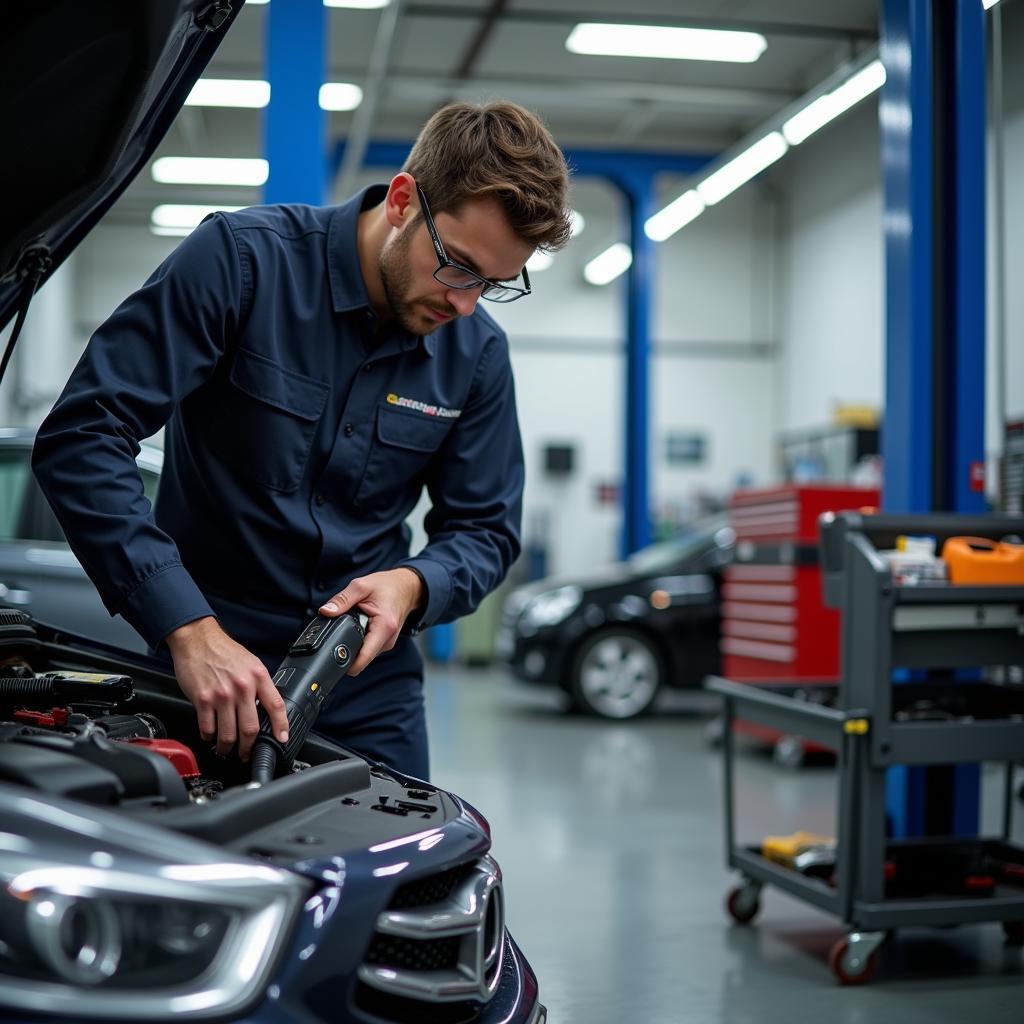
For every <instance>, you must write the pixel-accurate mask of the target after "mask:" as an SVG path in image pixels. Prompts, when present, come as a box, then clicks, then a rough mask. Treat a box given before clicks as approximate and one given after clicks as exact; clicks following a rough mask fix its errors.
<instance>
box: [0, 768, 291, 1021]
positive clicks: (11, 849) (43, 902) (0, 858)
mask: <svg viewBox="0 0 1024 1024" xmlns="http://www.w3.org/2000/svg"><path fill="white" fill-rule="evenodd" d="M4 789H5V793H4V796H7V794H10V793H11V792H12V790H10V789H7V788H6V787H4ZM2 805H3V806H4V813H3V815H2V817H0V830H2V831H0V1007H10V1008H16V1009H20V1010H35V1011H37V1012H38V1011H42V1012H44V1013H51V1014H54V1015H55V1016H59V1017H60V1018H61V1019H66V1018H68V1017H93V1018H97V1019H100V1020H105V1021H114V1020H132V1021H137V1020H161V1019H169V1018H171V1017H173V1018H174V1019H175V1020H177V1019H184V1020H190V1019H191V1020H196V1019H201V1018H204V1017H208V1016H211V1015H217V1016H221V1015H225V1014H228V1013H232V1012H239V1011H240V1010H242V1009H243V1008H244V1007H245V1006H247V1005H249V1004H251V1003H253V1002H255V1001H256V1000H258V999H259V998H261V997H262V995H263V993H264V991H265V989H266V985H267V980H268V976H269V974H270V971H271V970H272V969H273V967H274V964H275V962H276V960H277V957H278V954H279V953H280V951H281V947H282V944H283V943H284V942H285V941H286V939H287V937H288V934H289V931H290V926H291V924H292V922H293V921H294V919H295V916H296V915H297V913H298V910H299V905H300V903H301V901H302V899H303V898H304V896H306V895H307V891H308V885H307V884H306V883H305V882H304V881H303V880H302V879H300V878H298V877H297V876H294V875H291V874H289V873H287V872H284V871H280V870H278V869H276V868H272V867H269V866H267V865H263V864H258V863H256V862H249V861H244V860H235V859H224V858H223V857H222V856H221V854H220V851H218V850H217V849H215V848H214V847H210V846H207V845H206V844H204V843H199V842H196V841H195V840H191V839H186V838H184V837H180V836H176V835H172V834H170V833H168V832H166V831H164V830H157V829H153V828H150V827H148V826H146V825H143V824H140V823H138V822H126V821H125V820H124V819H122V818H120V817H118V816H117V815H114V814H110V813H109V812H103V811H100V810H93V809H92V808H90V809H89V810H88V811H87V812H86V811H84V810H83V811H82V812H81V813H79V812H78V811H75V812H70V811H68V810H67V805H66V804H65V805H60V804H57V803H56V802H50V801H48V800H46V799H45V798H36V797H27V796H24V795H20V794H19V795H18V796H15V797H8V798H7V799H5V800H3V804H2Z"/></svg>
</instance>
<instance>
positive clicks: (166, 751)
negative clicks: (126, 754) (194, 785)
mask: <svg viewBox="0 0 1024 1024" xmlns="http://www.w3.org/2000/svg"><path fill="white" fill-rule="evenodd" d="M127 742H128V743H130V744H131V745H132V746H133V747H142V748H143V749H144V750H152V751H153V753H154V754H159V755H160V756H161V757H166V758H167V760H168V761H170V762H171V764H172V765H174V770H175V771H176V772H177V773H178V774H179V775H180V776H181V777H182V778H183V779H197V778H199V762H198V761H197V760H196V755H195V754H193V753H192V751H191V750H189V748H188V747H186V746H185V744H184V743H179V742H178V741H177V740H169V739H166V738H162V739H137V738H132V739H129V740H128V741H127Z"/></svg>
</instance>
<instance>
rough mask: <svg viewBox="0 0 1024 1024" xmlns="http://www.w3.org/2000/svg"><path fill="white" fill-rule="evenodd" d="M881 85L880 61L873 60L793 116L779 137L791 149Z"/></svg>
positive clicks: (882, 83)
mask: <svg viewBox="0 0 1024 1024" xmlns="http://www.w3.org/2000/svg"><path fill="white" fill-rule="evenodd" d="M884 84H885V67H884V66H883V64H882V62H881V61H880V60H873V61H872V62H871V63H870V64H868V65H866V66H865V67H863V68H861V70H860V71H858V72H857V73H856V74H854V75H851V76H850V77H849V78H848V79H847V80H846V81H845V82H843V84H842V85H841V86H839V87H838V88H837V89H833V90H832V92H828V93H825V95H824V96H819V97H818V98H817V99H816V100H813V101H812V102H810V103H808V104H807V106H806V107H804V109H803V110H801V111H800V112H799V113H796V114H794V115H793V116H792V117H791V118H790V119H789V120H788V121H787V122H786V123H785V124H784V125H783V126H782V134H783V135H784V136H785V137H786V141H787V142H788V143H789V144H790V145H791V146H798V145H799V144H800V143H801V142H803V141H804V139H806V138H808V137H809V136H811V135H813V134H814V133H815V132H816V131H817V130H818V129H819V128H822V127H824V126H825V125H826V124H828V123H829V121H831V120H833V119H834V118H837V117H838V116H839V115H840V114H841V113H843V111H845V110H849V109H850V107H852V106H855V105H856V104H858V103H860V101H861V100H863V99H866V98H867V97H868V96H870V95H871V94H872V93H873V92H875V91H877V90H878V89H881V87H882V86H883V85H884Z"/></svg>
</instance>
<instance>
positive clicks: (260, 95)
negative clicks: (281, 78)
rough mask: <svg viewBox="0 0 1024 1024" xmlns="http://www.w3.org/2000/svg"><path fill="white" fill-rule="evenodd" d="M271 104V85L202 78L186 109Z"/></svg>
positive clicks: (186, 102) (249, 79)
mask: <svg viewBox="0 0 1024 1024" xmlns="http://www.w3.org/2000/svg"><path fill="white" fill-rule="evenodd" d="M269 102H270V83H269V82H264V81H261V80H260V79H253V78H200V79H199V81H198V82H196V84H195V85H194V86H192V91H191V92H190V93H189V94H188V98H187V99H186V100H185V106H186V107H251V108H253V109H259V108H260V107H265V106H266V105H267V104H268V103H269Z"/></svg>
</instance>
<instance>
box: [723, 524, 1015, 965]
mask: <svg viewBox="0 0 1024 1024" xmlns="http://www.w3.org/2000/svg"><path fill="white" fill-rule="evenodd" d="M1014 533H1015V534H1018V535H1024V519H1020V518H1011V517H1003V516H999V517H996V516H993V517H984V518H979V517H963V516H930V517H895V516H862V515H859V514H856V513H841V514H840V515H838V516H824V517H822V525H821V551H822V564H823V568H824V577H823V586H824V591H825V599H826V603H829V604H831V605H833V606H835V607H838V608H839V609H840V611H841V613H842V655H841V675H840V681H839V685H838V686H835V687H833V688H832V691H831V694H830V696H829V698H828V703H820V702H817V701H813V700H809V699H807V693H808V691H809V690H812V689H813V684H808V683H804V684H802V685H801V686H800V687H799V688H797V687H795V686H793V685H792V684H789V685H756V686H753V685H750V684H739V683H736V682H733V681H731V680H728V679H722V678H719V677H711V678H709V679H708V681H707V682H706V686H707V688H708V689H709V690H711V691H712V692H714V693H717V694H718V695H719V696H720V697H722V700H723V705H724V713H723V722H724V727H723V730H722V738H723V743H722V756H723V760H724V768H725V770H724V773H723V780H724V786H725V811H726V813H725V840H726V851H727V860H728V863H729V865H730V866H731V867H732V868H734V869H736V870H738V871H739V872H741V874H742V876H743V879H744V881H743V884H742V885H741V886H740V887H739V888H737V889H735V890H733V891H732V893H730V896H729V901H728V908H729V912H730V914H732V916H733V918H734V919H735V920H736V921H738V922H747V921H749V920H751V919H752V918H753V916H754V915H755V914H756V912H757V908H758V906H759V895H760V890H761V887H762V886H764V885H774V886H776V887H777V888H780V889H782V890H784V891H786V892H788V893H790V894H791V895H793V896H796V897H797V898H799V899H802V900H804V901H806V902H808V903H810V904H813V905H814V906H816V907H818V908H819V909H821V910H824V911H826V912H828V913H832V914H834V915H836V916H837V917H839V918H840V919H841V920H842V921H843V922H844V923H845V924H846V925H847V927H848V928H849V929H850V932H849V934H848V936H847V937H846V938H844V939H841V940H840V941H839V942H838V943H837V944H836V947H835V948H834V949H833V951H832V954H831V955H830V958H829V960H830V964H831V966H832V968H833V970H834V971H835V973H836V974H837V976H838V977H839V979H840V980H841V981H843V982H846V983H857V982H863V981H865V980H867V978H868V977H869V976H870V973H871V970H872V968H873V964H874V961H875V959H876V954H877V949H878V947H879V945H880V944H881V942H882V940H883V939H884V938H885V936H886V934H887V932H888V931H889V930H891V929H895V928H901V927H911V926H919V925H934V926H950V925H960V924H972V923H981V922H999V923H1002V925H1003V927H1004V930H1005V931H1006V934H1007V937H1008V939H1009V940H1011V941H1013V942H1014V943H1019V942H1020V941H1022V940H1024V847H1021V846H1019V845H1017V844H1015V843H1013V842H1012V841H1011V839H1010V835H1011V831H1012V813H1013V785H1012V783H1013V776H1012V771H1013V762H1014V761H1015V760H1018V759H1022V758H1024V687H1021V686H1016V685H1009V684H1004V683H996V682H989V681H983V680H982V679H979V678H977V673H975V677H974V678H972V679H957V678H956V677H955V676H954V673H953V671H952V670H954V669H962V668H972V669H976V668H978V667H984V666H1019V665H1024V586H960V585H952V584H942V585H939V584H926V585H919V586H908V585H902V586H897V585H895V584H894V583H893V582H892V577H891V573H890V571H889V567H888V564H887V563H886V561H885V560H884V558H882V557H881V555H880V554H879V552H880V551H882V550H885V549H888V548H893V547H895V546H896V538H897V536H898V535H900V534H917V535H920V534H930V535H933V536H935V537H936V538H937V540H938V541H940V542H942V541H944V540H946V539H948V538H949V537H952V536H958V535H964V536H975V537H990V538H992V539H998V538H1000V537H1002V536H1005V535H1007V534H1014ZM900 670H902V673H901V671H900ZM901 674H902V676H903V679H900V678H899V677H900V675H901ZM907 679H909V680H910V681H906V680H907ZM738 717H742V719H743V720H744V721H751V722H754V723H757V724H764V725H768V726H771V727H773V728H777V729H780V730H782V731H784V732H786V733H790V734H793V735H797V736H801V737H806V738H807V739H810V740H813V741H814V742H816V743H820V744H822V745H823V746H826V747H829V748H830V749H834V750H836V752H837V754H838V760H837V766H838V782H839V799H838V828H837V840H836V860H835V868H834V872H833V873H832V876H831V878H829V879H827V880H823V879H821V878H816V877H808V876H806V875H804V874H801V873H800V872H799V871H797V870H795V869H790V868H787V867H785V866H783V865H780V864H777V863H775V862H774V861H772V860H769V859H767V858H766V857H764V856H762V855H761V853H760V851H759V849H758V848H751V847H748V846H741V845H738V844H737V843H736V837H735V822H734V783H733V774H734V771H733V761H734V743H733V738H732V726H733V723H734V721H735V720H736V719H737V718H738ZM979 761H1002V762H1004V764H1005V781H1004V811H1003V834H1002V835H1001V836H999V837H996V838H981V837H979V838H971V839H963V838H955V839H951V838H929V839H923V840H912V841H901V842H895V841H893V840H891V839H889V837H888V836H887V834H886V807H885V778H886V771H887V769H888V768H889V766H891V765H896V764H920V765H953V764H959V763H973V762H979ZM973 865H980V867H978V868H977V869H976V868H975V867H973ZM990 868H991V871H992V874H991V876H990V874H986V873H985V872H987V871H989V869H990ZM979 871H980V872H981V873H980V874H979V873H978V872H979ZM971 872H974V873H973V874H972V873H971ZM1000 872H1002V874H1001V873H1000ZM965 880H966V881H965ZM961 881H963V882H964V887H963V888H962V889H961V888H960V883H961ZM968 883H970V884H968ZM972 886H973V888H972ZM979 887H980V888H979Z"/></svg>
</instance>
